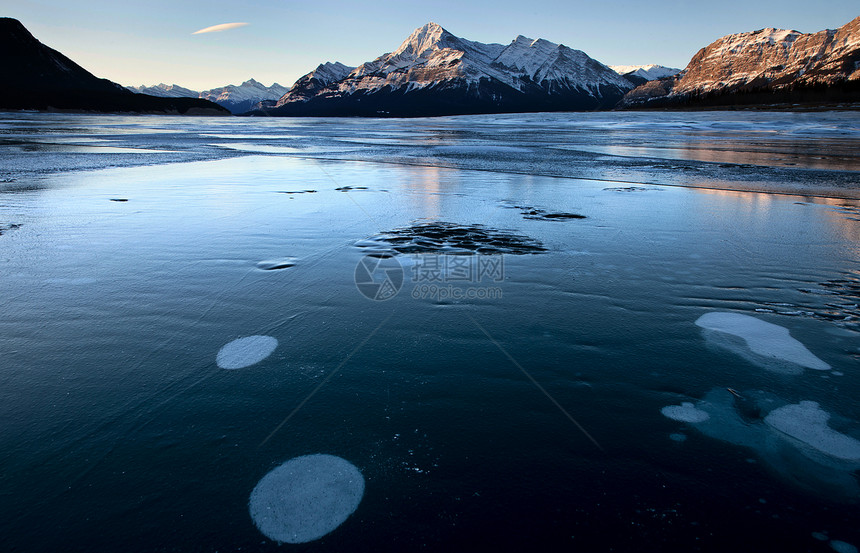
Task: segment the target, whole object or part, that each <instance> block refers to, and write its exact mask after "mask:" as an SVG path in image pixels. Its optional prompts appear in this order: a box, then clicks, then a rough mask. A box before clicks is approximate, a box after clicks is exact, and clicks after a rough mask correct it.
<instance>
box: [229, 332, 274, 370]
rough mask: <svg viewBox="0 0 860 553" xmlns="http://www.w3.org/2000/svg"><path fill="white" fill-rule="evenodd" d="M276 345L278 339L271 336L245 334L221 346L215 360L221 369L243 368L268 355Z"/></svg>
mask: <svg viewBox="0 0 860 553" xmlns="http://www.w3.org/2000/svg"><path fill="white" fill-rule="evenodd" d="M277 347H278V340H277V339H275V338H272V337H271V336H246V337H244V338H239V339H237V340H233V341H232V342H230V343H229V344H227V345H225V346H224V347H222V348H221V349H220V350H219V351H218V355H217V357H216V358H215V361H216V362H217V363H218V366H219V367H221V368H222V369H244V368H245V367H250V366H251V365H255V364H257V363H259V362H260V361H262V360H263V359H265V358H266V357H268V356H270V355H271V354H272V352H273V351H275V348H277Z"/></svg>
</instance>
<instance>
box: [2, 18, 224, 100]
mask: <svg viewBox="0 0 860 553" xmlns="http://www.w3.org/2000/svg"><path fill="white" fill-rule="evenodd" d="M0 51H2V52H3V55H2V57H0V74H2V75H3V86H2V87H0V109H36V110H71V111H100V112H139V113H172V114H213V115H214V114H221V113H226V110H224V109H223V108H222V107H220V106H218V105H217V104H213V103H211V102H208V101H206V100H200V99H187V98H156V97H153V96H148V95H144V94H133V93H132V92H130V91H128V90H126V89H125V88H123V87H122V86H120V85H118V84H116V83H114V82H111V81H109V80H107V79H100V78H98V77H96V76H95V75H93V74H92V73H90V72H89V71H87V70H86V69H84V68H83V67H81V66H80V65H78V64H76V63H75V62H73V61H72V60H70V59H69V58H67V57H66V56H64V55H63V54H61V53H60V52H58V51H56V50H54V49H53V48H49V47H47V46H45V45H44V44H42V43H41V42H39V41H38V40H37V39H36V38H35V37H34V36H33V35H32V34H30V32H29V31H28V30H27V29H26V28H25V27H24V25H22V24H21V22H20V21H18V20H17V19H12V18H8V17H3V18H0Z"/></svg>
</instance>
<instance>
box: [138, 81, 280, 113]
mask: <svg viewBox="0 0 860 553" xmlns="http://www.w3.org/2000/svg"><path fill="white" fill-rule="evenodd" d="M128 89H129V90H131V91H132V92H137V93H140V94H149V95H151V96H159V97H162V98H204V99H206V100H209V101H210V102H215V103H216V104H218V105H220V106H223V107H225V108H227V109H228V110H230V112H231V113H245V112H246V111H250V110H251V109H252V108H254V106H256V105H257V104H259V103H260V102H263V101H265V100H277V99H278V98H280V97H281V96H283V95H284V94H286V93H287V91H288V90H289V89H288V88H286V87H284V86H281V85H279V84H278V83H274V84H272V86H265V85H263V84H262V83H259V82H257V81H255V80H254V79H249V80H247V81H245V82H243V83H242V84H240V85H238V86H236V85H231V84H230V85H227V86H222V87H220V88H213V89H211V90H204V91H202V92H197V91H195V90H190V89H188V88H183V87H181V86H179V85H175V84H173V85H167V84H164V83H161V84H158V85H155V86H143V85H142V86H137V87H128Z"/></svg>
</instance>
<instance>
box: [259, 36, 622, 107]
mask: <svg viewBox="0 0 860 553" xmlns="http://www.w3.org/2000/svg"><path fill="white" fill-rule="evenodd" d="M327 65H335V64H325V65H321V66H320V67H318V68H317V69H316V70H314V71H313V72H311V73H308V74H307V75H305V76H304V77H302V78H301V79H299V80H298V81H297V82H296V84H294V85H293V87H292V88H291V89H290V91H289V92H288V93H287V94H285V95H284V96H283V97H282V98H281V99H280V100H278V103H277V106H278V109H276V110H272V111H270V113H272V114H283V115H286V114H340V115H356V114H361V115H374V114H382V115H393V114H401V115H418V114H423V115H441V114H446V113H483V112H498V111H536V110H542V109H545V110H556V111H557V110H564V109H567V110H572V109H596V108H598V107H606V106H607V105H611V104H612V103H614V102H615V100H617V99H618V98H620V97H621V95H623V93H624V92H626V91H627V90H630V89H631V88H633V85H632V84H631V83H630V82H629V81H628V80H627V79H625V78H624V77H622V76H621V75H619V74H617V73H616V72H614V71H612V70H611V69H609V68H608V67H606V66H605V65H603V64H601V63H600V62H597V61H596V60H593V59H591V58H590V57H588V56H587V55H586V54H585V53H584V52H581V51H579V50H574V49H571V48H568V47H567V46H564V45H559V44H555V43H552V42H549V41H547V40H543V39H538V40H532V39H530V38H526V37H524V36H519V37H517V38H516V39H515V40H513V41H512V42H511V43H510V44H508V45H502V44H483V43H480V42H473V41H470V40H466V39H463V38H459V37H457V36H455V35H453V34H451V33H450V32H448V31H447V30H445V29H444V28H442V27H441V26H439V25H437V24H435V23H428V24H427V25H424V26H423V27H420V28H418V29H416V30H415V31H413V32H412V34H410V35H409V37H408V38H407V39H406V40H405V41H403V43H402V44H401V45H400V46H399V47H398V48H397V49H396V50H394V51H393V52H391V53H388V54H383V55H382V56H380V57H378V58H376V59H375V60H372V61H369V62H366V63H363V64H361V65H359V66H358V67H356V68H354V69H351V68H348V67H346V66H343V65H341V64H337V66H338V69H339V71H338V72H329V71H323V69H325V68H326V66H327ZM350 69H351V70H350ZM347 70H349V71H348V73H347V74H344V73H345V72H347ZM359 102H361V104H360V105H359ZM278 110H280V112H278ZM374 110H375V111H374Z"/></svg>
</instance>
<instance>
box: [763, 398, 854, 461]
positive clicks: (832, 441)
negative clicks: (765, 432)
mask: <svg viewBox="0 0 860 553" xmlns="http://www.w3.org/2000/svg"><path fill="white" fill-rule="evenodd" d="M829 419H830V414H829V413H827V412H826V411H824V410H823V409H821V407H819V406H818V403H816V402H814V401H801V402H800V403H798V404H793V405H786V406H785V407H780V408H779V409H774V410H773V411H771V412H770V413H769V414H768V415H767V416H766V417H765V418H764V422H765V423H767V424H768V425H769V426H771V427H772V428H774V429H776V430H779V431H780V432H782V433H783V434H786V435H788V436H791V437H792V438H794V439H796V440H798V441H801V442H803V443H805V444H806V445H809V446H810V447H813V448H814V449H816V450H818V451H820V452H821V453H824V454H825V455H829V456H830V457H835V458H837V459H843V460H845V461H860V441H858V440H855V439H854V438H852V437H851V436H846V435H845V434H842V433H840V432H837V431H835V430H833V429H832V428H830V427H829V426H828V425H827V421H828V420H829Z"/></svg>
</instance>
